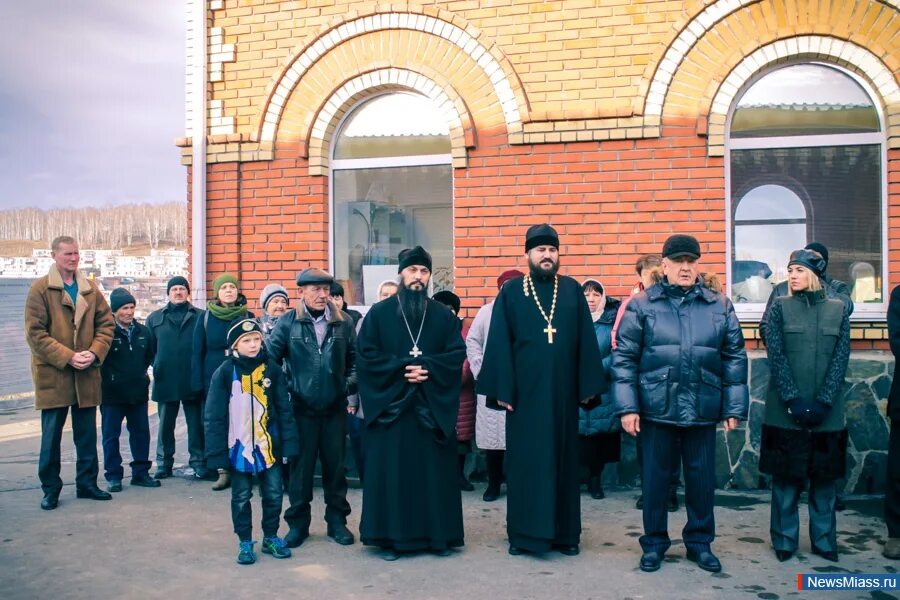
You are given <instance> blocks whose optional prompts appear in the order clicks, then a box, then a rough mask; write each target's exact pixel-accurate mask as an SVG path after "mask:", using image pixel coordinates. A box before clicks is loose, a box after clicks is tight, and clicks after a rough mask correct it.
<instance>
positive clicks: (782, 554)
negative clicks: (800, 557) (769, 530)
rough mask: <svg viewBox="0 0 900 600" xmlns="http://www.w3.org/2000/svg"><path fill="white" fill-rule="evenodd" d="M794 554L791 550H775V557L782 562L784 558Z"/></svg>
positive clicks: (787, 558)
mask: <svg viewBox="0 0 900 600" xmlns="http://www.w3.org/2000/svg"><path fill="white" fill-rule="evenodd" d="M793 556H794V553H793V552H792V551H791V550H776V551H775V558H777V559H778V562H784V561H786V560H790V559H791V558H792V557H793Z"/></svg>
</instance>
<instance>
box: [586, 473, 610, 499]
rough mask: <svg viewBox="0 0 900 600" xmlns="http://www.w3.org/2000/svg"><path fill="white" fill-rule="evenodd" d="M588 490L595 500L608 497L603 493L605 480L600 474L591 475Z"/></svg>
mask: <svg viewBox="0 0 900 600" xmlns="http://www.w3.org/2000/svg"><path fill="white" fill-rule="evenodd" d="M588 492H589V493H590V494H591V498H593V499H594V500H602V499H603V498H605V497H606V494H604V493H603V480H602V479H601V478H600V476H599V475H594V476H593V477H591V481H590V483H589V484H588Z"/></svg>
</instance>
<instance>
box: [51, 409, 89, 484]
mask: <svg viewBox="0 0 900 600" xmlns="http://www.w3.org/2000/svg"><path fill="white" fill-rule="evenodd" d="M70 408H71V410H72V441H74V442H75V456H76V461H75V486H76V487H78V488H82V489H84V488H90V487H96V485H97V473H98V472H99V470H100V465H99V460H98V459H97V409H96V408H95V407H93V406H92V407H90V408H78V406H75V405H73V406H71V407H69V406H64V407H63V408H48V409H44V410H42V411H41V454H40V458H39V459H38V477H39V478H40V480H41V489H42V490H44V493H45V494H54V493H55V494H58V493H59V492H60V490H61V489H62V485H63V482H62V479H60V477H59V470H60V444H61V442H62V430H63V426H64V425H65V424H66V417H67V416H68V414H69V409H70Z"/></svg>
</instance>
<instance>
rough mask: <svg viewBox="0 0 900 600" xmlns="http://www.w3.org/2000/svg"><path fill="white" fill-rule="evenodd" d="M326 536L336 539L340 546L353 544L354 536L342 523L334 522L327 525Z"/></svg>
mask: <svg viewBox="0 0 900 600" xmlns="http://www.w3.org/2000/svg"><path fill="white" fill-rule="evenodd" d="M328 537H330V538H331V539H333V540H334V541H336V542H337V543H338V544H340V545H341V546H349V545H351V544H353V542H354V541H355V538H354V537H353V534H352V533H350V530H349V529H347V526H346V525H344V524H343V523H335V524H334V525H329V526H328Z"/></svg>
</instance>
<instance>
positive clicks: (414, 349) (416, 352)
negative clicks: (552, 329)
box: [409, 342, 552, 358]
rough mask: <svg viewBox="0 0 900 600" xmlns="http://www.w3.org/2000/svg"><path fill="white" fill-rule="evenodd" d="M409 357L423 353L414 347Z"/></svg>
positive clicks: (417, 356) (416, 356)
mask: <svg viewBox="0 0 900 600" xmlns="http://www.w3.org/2000/svg"><path fill="white" fill-rule="evenodd" d="M551 343H552V342H551ZM409 355H410V356H412V357H413V358H419V357H420V356H422V351H421V350H419V347H418V346H413V349H412V350H410V351H409Z"/></svg>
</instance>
